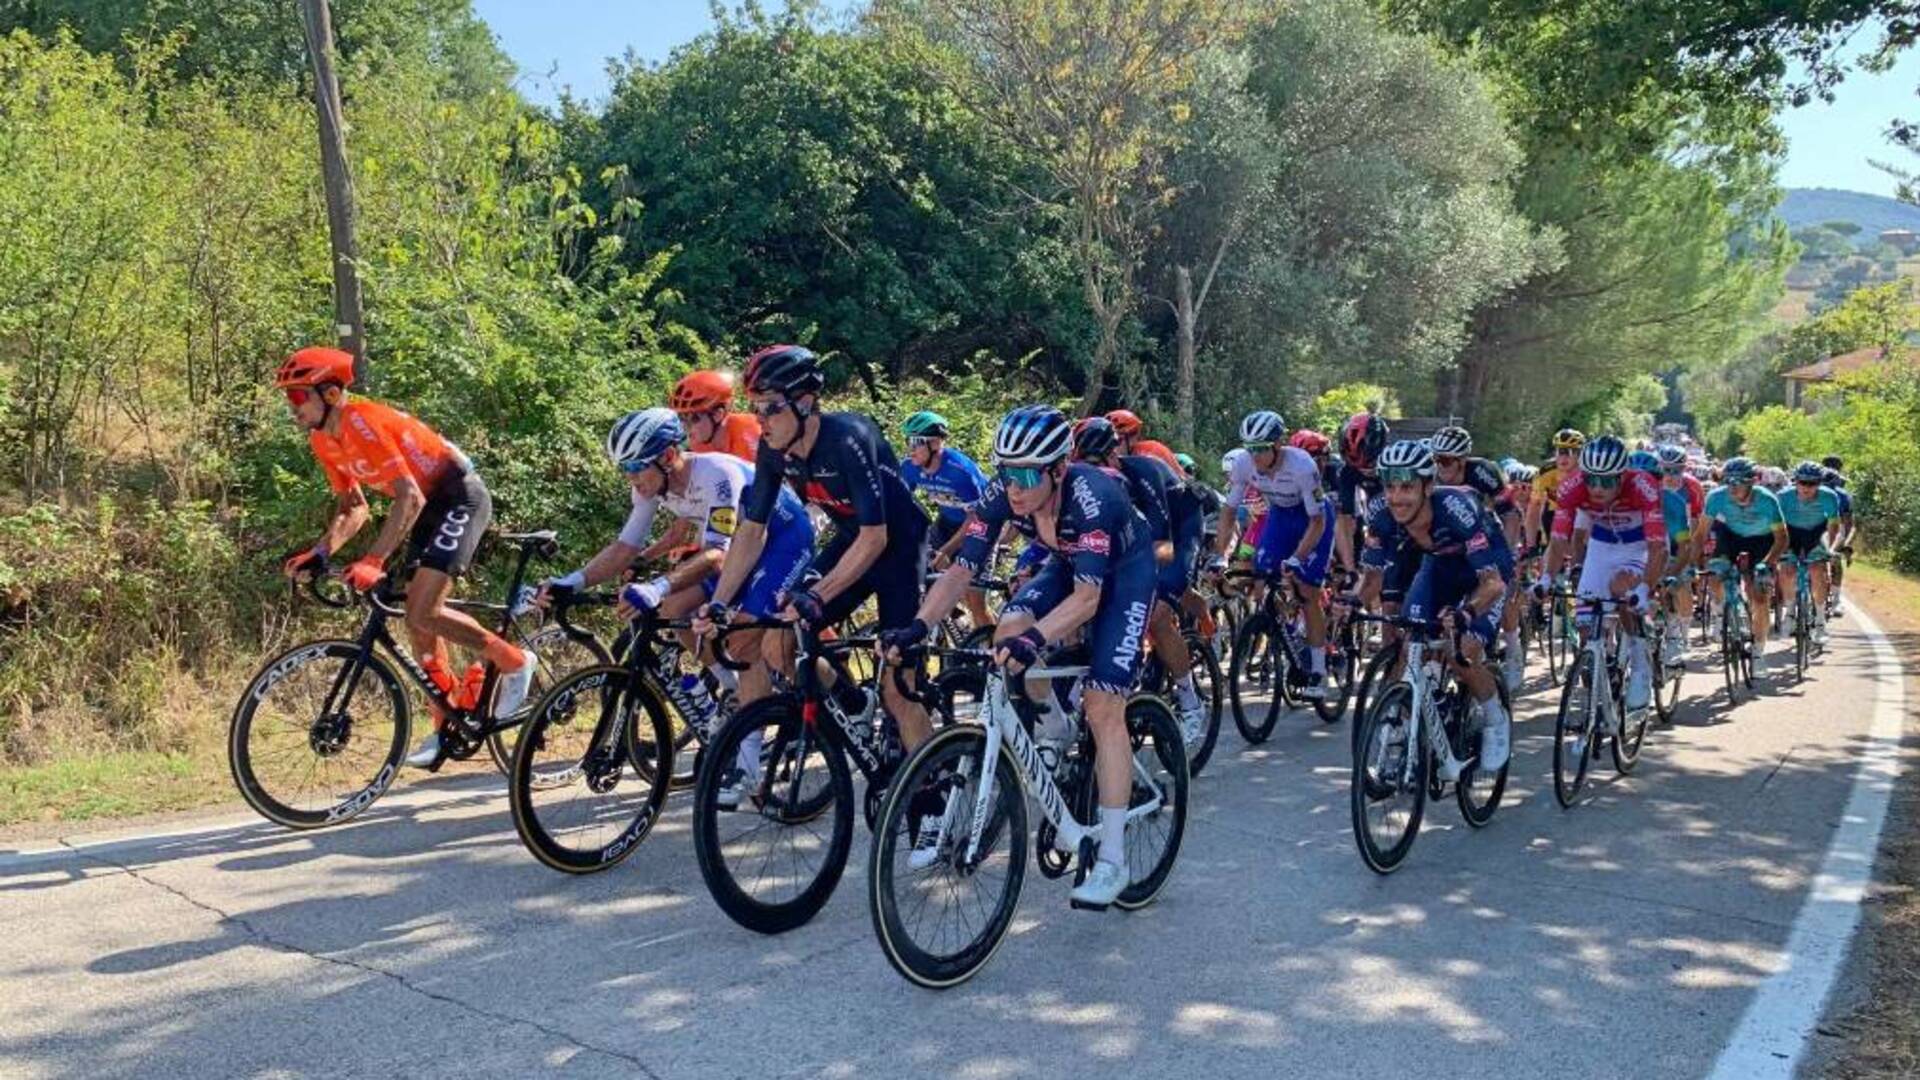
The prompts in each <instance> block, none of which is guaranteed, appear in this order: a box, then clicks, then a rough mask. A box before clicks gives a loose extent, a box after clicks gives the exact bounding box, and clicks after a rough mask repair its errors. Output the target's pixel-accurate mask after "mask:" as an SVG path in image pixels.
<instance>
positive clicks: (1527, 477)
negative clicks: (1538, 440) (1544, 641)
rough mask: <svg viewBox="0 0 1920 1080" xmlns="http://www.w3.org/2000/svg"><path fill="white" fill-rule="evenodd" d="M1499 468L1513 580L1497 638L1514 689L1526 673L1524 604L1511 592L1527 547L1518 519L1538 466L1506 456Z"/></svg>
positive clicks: (1528, 499)
mask: <svg viewBox="0 0 1920 1080" xmlns="http://www.w3.org/2000/svg"><path fill="white" fill-rule="evenodd" d="M1502 470H1503V471H1504V473H1505V475H1506V480H1507V495H1506V497H1507V499H1508V500H1509V501H1510V502H1511V503H1512V505H1513V512H1512V513H1511V514H1509V515H1507V517H1506V518H1505V519H1503V521H1502V522H1501V524H1502V525H1503V526H1505V528H1506V533H1507V540H1508V546H1509V547H1510V548H1511V549H1512V551H1513V552H1514V558H1515V566H1514V572H1513V583H1512V585H1511V586H1509V588H1508V590H1507V605H1506V608H1505V609H1504V610H1503V611H1502V612H1501V621H1500V638H1501V641H1502V642H1504V643H1505V647H1506V659H1505V661H1504V666H1503V668H1502V672H1503V674H1504V675H1505V676H1506V680H1507V686H1508V688H1509V689H1513V690H1518V689H1519V688H1520V684H1521V682H1522V681H1524V680H1525V678H1526V674H1527V668H1526V663H1527V658H1526V653H1525V652H1524V651H1523V650H1522V649H1521V648H1520V617H1521V615H1522V614H1523V612H1524V610H1525V605H1523V604H1521V603H1519V599H1520V598H1519V596H1517V595H1515V594H1516V592H1517V590H1518V589H1519V588H1520V587H1521V580H1520V579H1521V576H1522V575H1521V573H1520V567H1519V565H1518V564H1519V562H1521V561H1523V554H1522V553H1524V552H1525V551H1526V550H1527V545H1526V543H1525V538H1524V535H1523V534H1524V532H1525V528H1524V526H1523V525H1522V524H1521V522H1523V521H1524V520H1525V519H1526V517H1527V510H1528V508H1529V507H1530V506H1531V505H1532V503H1533V479H1534V476H1535V475H1536V474H1537V472H1538V470H1536V469H1535V468H1534V467H1533V466H1531V465H1527V464H1524V463H1522V462H1521V461H1519V460H1518V459H1516V458H1507V459H1506V460H1505V461H1504V462H1502Z"/></svg>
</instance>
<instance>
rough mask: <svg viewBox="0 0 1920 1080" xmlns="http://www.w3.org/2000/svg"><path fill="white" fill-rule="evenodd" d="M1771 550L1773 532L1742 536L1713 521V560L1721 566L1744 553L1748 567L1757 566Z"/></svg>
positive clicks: (1732, 562)
mask: <svg viewBox="0 0 1920 1080" xmlns="http://www.w3.org/2000/svg"><path fill="white" fill-rule="evenodd" d="M1772 551H1773V534H1772V533H1767V534H1765V535H1762V536H1742V535H1740V534H1739V533H1737V532H1734V531H1733V530H1732V529H1729V528H1727V527H1726V526H1725V525H1723V524H1721V523H1720V522H1718V521H1716V522H1714V523H1713V562H1714V563H1717V564H1719V566H1721V567H1727V566H1731V565H1733V564H1734V562H1735V561H1737V560H1738V559H1739V558H1740V556H1742V555H1745V556H1746V557H1747V561H1748V564H1749V565H1748V569H1754V568H1757V567H1759V565H1760V563H1761V561H1762V560H1764V559H1765V558H1766V557H1767V555H1768V553H1770V552H1772Z"/></svg>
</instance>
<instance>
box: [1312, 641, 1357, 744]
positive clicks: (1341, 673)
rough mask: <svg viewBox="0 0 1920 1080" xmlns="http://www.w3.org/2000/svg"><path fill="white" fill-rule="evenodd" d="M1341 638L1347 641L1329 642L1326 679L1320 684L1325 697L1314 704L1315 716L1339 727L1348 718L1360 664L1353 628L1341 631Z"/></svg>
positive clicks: (1316, 700)
mask: <svg viewBox="0 0 1920 1080" xmlns="http://www.w3.org/2000/svg"><path fill="white" fill-rule="evenodd" d="M1340 636H1341V637H1342V638H1344V639H1345V640H1343V641H1340V642H1338V643H1337V644H1338V651H1337V652H1336V650H1335V648H1334V646H1335V644H1336V643H1335V642H1332V641H1329V642H1328V649H1327V677H1326V678H1325V679H1324V680H1322V681H1321V683H1320V689H1321V692H1322V693H1323V694H1325V695H1326V696H1324V697H1321V698H1318V699H1315V700H1314V702H1313V711H1314V714H1315V715H1316V716H1318V717H1320V722H1321V723H1323V724H1337V723H1339V722H1340V718H1341V717H1342V716H1344V715H1346V712H1347V701H1348V699H1350V698H1351V697H1352V696H1353V673H1354V670H1355V668H1356V666H1357V665H1358V663H1359V661H1358V659H1357V658H1356V657H1355V652H1356V651H1357V648H1358V646H1357V643H1356V642H1355V641H1354V640H1353V627H1352V626H1350V625H1349V626H1346V627H1344V628H1342V630H1341V633H1340Z"/></svg>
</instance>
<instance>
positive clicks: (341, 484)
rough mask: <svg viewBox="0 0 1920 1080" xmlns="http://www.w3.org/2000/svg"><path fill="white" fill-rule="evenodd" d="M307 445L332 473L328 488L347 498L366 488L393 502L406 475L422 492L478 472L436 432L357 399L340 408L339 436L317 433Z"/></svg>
mask: <svg viewBox="0 0 1920 1080" xmlns="http://www.w3.org/2000/svg"><path fill="white" fill-rule="evenodd" d="M307 445H309V446H311V447H312V448H313V456H314V457H315V458H316V459H318V460H319V462H320V467H321V468H322V469H323V470H325V472H326V474H327V484H328V486H330V487H331V488H332V489H333V490H334V492H335V493H336V494H339V495H345V494H347V493H348V492H351V491H354V490H355V489H357V488H358V487H359V486H360V485H361V484H365V485H367V486H368V487H370V488H373V489H374V490H375V491H378V492H380V493H381V494H382V495H385V496H387V497H388V498H392V497H393V485H394V484H395V483H396V482H398V481H399V479H400V478H401V477H403V476H404V477H408V478H410V479H411V480H412V481H413V482H414V484H415V485H416V486H418V487H419V488H420V490H421V491H422V492H431V491H432V490H433V488H434V487H435V486H436V485H437V484H438V483H439V482H440V481H442V480H443V479H448V478H450V477H451V476H452V475H453V474H456V473H466V472H471V471H473V463H472V462H470V461H468V460H467V455H465V454H463V453H461V452H460V448H459V447H457V446H455V445H453V444H452V443H450V442H448V441H447V440H445V439H443V438H441V437H440V435H439V434H438V433H436V432H435V431H434V430H433V429H432V428H430V427H428V426H427V425H425V424H423V423H421V422H420V421H419V420H416V419H414V417H413V416H411V415H409V414H407V413H404V412H401V411H400V410H399V409H396V408H393V407H392V406H389V405H382V404H380V403H379V402H377V401H366V400H363V399H360V398H355V399H353V400H350V401H348V402H347V403H346V404H344V405H342V406H340V436H339V438H335V437H333V436H332V435H329V434H327V433H326V432H324V431H321V430H319V429H315V430H313V431H310V432H308V433H307Z"/></svg>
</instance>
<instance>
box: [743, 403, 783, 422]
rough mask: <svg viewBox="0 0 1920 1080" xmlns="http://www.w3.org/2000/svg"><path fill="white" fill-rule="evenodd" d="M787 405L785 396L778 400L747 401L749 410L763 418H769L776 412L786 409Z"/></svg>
mask: <svg viewBox="0 0 1920 1080" xmlns="http://www.w3.org/2000/svg"><path fill="white" fill-rule="evenodd" d="M786 407H787V399H785V398H780V399H779V400H777V401H750V402H748V403H747V411H748V412H750V413H752V414H753V415H755V416H757V417H759V418H760V419H762V420H766V419H769V418H770V417H772V416H773V415H774V414H775V413H778V412H782V411H785V409H786Z"/></svg>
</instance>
